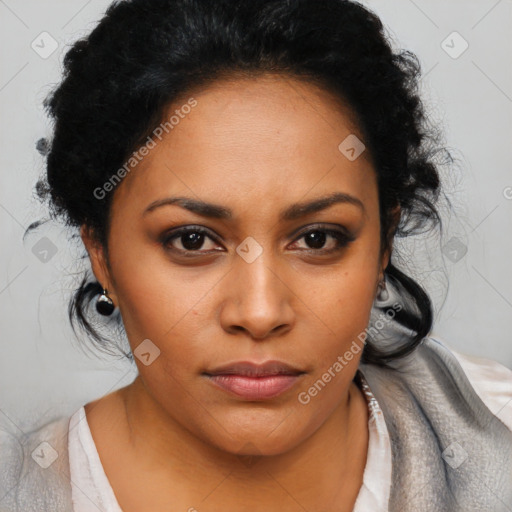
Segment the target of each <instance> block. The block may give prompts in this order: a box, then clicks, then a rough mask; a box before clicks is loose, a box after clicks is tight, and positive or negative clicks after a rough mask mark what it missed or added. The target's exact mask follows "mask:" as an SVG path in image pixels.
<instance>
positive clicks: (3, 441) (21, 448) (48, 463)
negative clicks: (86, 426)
mask: <svg viewBox="0 0 512 512" xmlns="http://www.w3.org/2000/svg"><path fill="white" fill-rule="evenodd" d="M69 420H70V417H69V416H59V417H58V418H55V419H53V420H51V421H46V422H44V423H43V424H39V425H37V426H35V427H33V428H32V429H31V430H29V431H28V432H22V431H21V430H19V429H16V430H15V429H14V427H12V426H10V425H7V424H6V422H5V421H4V422H2V424H0V454H1V456H0V460H1V463H0V496H1V507H2V508H1V510H2V512H4V511H5V512H11V511H13V512H14V511H18V510H19V511H21V510H23V511H27V512H28V511H36V510H40V508H38V507H40V506H41V502H40V499H41V496H44V499H45V503H44V504H45V506H46V505H48V506H51V507H53V509H52V510H59V511H67V510H71V508H70V507H69V505H70V482H69V459H68V449H67V439H68V430H69Z"/></svg>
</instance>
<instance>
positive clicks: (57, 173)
mask: <svg viewBox="0 0 512 512" xmlns="http://www.w3.org/2000/svg"><path fill="white" fill-rule="evenodd" d="M63 66H64V70H63V76H62V81H61V82H60V83H59V84H58V85H57V86H56V87H55V88H54V89H53V90H52V91H51V92H50V94H49V95H48V96H47V97H46V99H45V101H44V106H45V108H46V111H47V112H48V114H49V115H50V116H51V117H52V119H53V121H54V126H53V132H52V137H51V140H50V139H49V138H44V139H41V140H40V141H39V142H38V149H39V150H40V152H41V153H42V154H44V155H45V156H46V167H45V173H44V174H45V175H44V176H43V177H41V178H40V179H39V181H38V182H37V184H36V191H37V195H38V197H39V199H40V200H42V201H45V200H48V203H49V210H50V215H51V217H53V218H57V217H61V218H63V219H64V221H65V223H66V225H67V226H69V227H72V228H79V227H81V226H82V225H85V226H87V227H88V228H91V230H92V233H93V235H94V237H95V239H96V240H97V241H98V242H100V243H101V244H102V246H103V248H104V250H105V253H106V255H107V258H108V243H107V241H108V233H109V226H110V218H111V201H112V196H113V194H112V193H110V194H106V195H105V197H102V198H101V199H100V198H97V197H96V196H95V194H94V190H95V189H97V188H98V187H101V186H102V185H103V184H105V183H106V182H107V181H108V180H109V178H111V177H112V175H113V174H114V173H115V171H116V170H118V169H120V168H121V167H122V166H123V164H124V163H125V162H126V161H127V160H128V159H129V158H130V155H132V154H133V152H134V151H135V150H136V149H137V148H138V147H140V145H141V144H142V142H143V141H144V140H145V139H147V138H148V137H149V136H150V135H151V133H152V131H153V130H154V128H155V126H157V125H158V124H159V123H160V122H161V120H162V119H163V116H164V114H165V113H166V111H167V108H168V107H169V105H170V104H172V103H175V102H176V101H177V100H178V99H179V98H183V97H186V95H187V94H189V93H190V91H191V90H192V89H197V88H199V87H207V86H208V85H209V84H213V83H214V82H216V81H218V80H221V79H222V78H232V77H234V78H237V77H248V78H255V79H257V78H258V76H260V75H262V74H263V73H274V74H279V75H283V76H285V77H291V78H297V79H301V80H305V81H307V82H309V83H311V84H315V85H318V86H320V87H323V88H324V89H325V90H329V91H331V92H333V93H334V94H335V95H336V96H337V97H338V98H339V99H340V100H342V102H344V104H346V105H348V106H349V108H350V110H351V112H353V113H354V115H355V119H356V120H357V125H358V128H359V130H360V133H361V134H362V137H363V140H364V144H365V146H366V150H367V151H368V152H369V154H370V155H371V158H372V162H373V164H374V168H375V172H376V176H377V183H378V190H379V205H380V206H379V207H380V223H381V250H384V249H386V248H389V247H391V245H392V243H393V240H394V239H395V237H407V236H411V235H417V234H421V233H425V232H426V231H427V230H433V229H435V228H436V227H439V228H441V218H440V215H439V211H438V209H437V207H436V204H437V202H438V199H439V194H440V192H441V183H440V174H439V172H438V171H439V165H441V163H442V162H441V160H440V159H439V156H440V155H445V156H446V155H448V158H449V159H450V158H451V157H449V154H448V152H447V150H446V149H445V148H443V147H441V146H440V144H439V141H440V140H441V139H440V137H441V134H440V131H439V130H438V129H437V128H436V127H435V126H432V125H431V123H430V121H429V119H428V117H427V115H426V113H425V109H424V106H423V104H422V101H421V99H420V97H419V94H418V79H419V77H420V71H421V65H420V63H419V60H418V58H417V57H416V56H415V55H414V54H413V53H411V52H410V51H407V50H399V51H396V52H395V51H393V49H392V47H391V44H390V41H389V40H388V37H387V36H386V34H385V31H384V27H383V24H382V22H381V20H380V19H379V18H378V16H377V15H376V14H374V13H373V12H372V11H370V10H369V9H367V8H366V7H364V6H362V5H361V4H359V3H357V2H354V1H349V0H245V1H244V0H217V1H215V2H212V1H211V0H122V1H114V2H113V3H112V4H111V5H110V6H109V7H108V9H107V10H106V12H105V15H104V16H103V18H102V19H101V20H100V21H99V23H98V24H97V25H96V26H95V28H94V29H93V30H92V32H90V34H88V35H87V36H86V37H83V38H82V39H80V40H78V41H76V42H75V43H74V44H73V45H72V46H71V48H70V49H69V50H68V51H67V53H66V54H65V57H64V61H63ZM397 206H399V207H400V217H399V219H398V220H397V219H396V217H395V216H394V215H393V212H394V208H396V207H397ZM39 224H40V223H39V222H36V223H34V224H33V225H31V226H30V227H29V228H28V229H29V230H30V229H32V228H34V227H36V226H37V225H39ZM395 251H396V249H395V248H393V250H392V253H391V259H390V263H389V264H388V266H387V267H386V269H385V276H386V277H387V279H388V281H393V282H394V283H395V284H396V285H397V286H398V287H399V290H400V293H401V296H402V297H403V304H404V305H406V306H407V307H404V308H403V309H401V310H400V311H395V312H394V322H397V323H398V324H400V325H401V326H403V327H405V328H406V329H407V330H408V331H409V332H410V335H409V336H408V338H407V343H406V344H405V345H403V346H400V347H399V348H398V349H396V350H392V351H385V350H383V349H382V348H379V347H378V346H377V344H375V343H374V340H372V339H371V336H370V337H368V339H367V343H366V345H365V348H364V351H363V354H362V359H361V361H362V362H364V363H371V364H376V365H381V366H386V365H387V363H388V362H390V361H392V360H393V359H398V358H401V357H404V356H405V355H408V354H410V353H411V352H412V351H413V350H414V349H415V348H416V347H417V346H418V344H420V343H421V341H422V339H423V338H424V337H425V336H427V335H428V334H429V332H430V331H431V329H432V323H433V312H432V303H431V300H430V298H429V296H428V294H427V293H426V291H425V290H424V289H423V288H422V286H420V284H418V283H417V282H416V281H415V280H414V279H413V278H412V277H411V276H408V275H407V274H406V273H405V272H404V271H403V270H400V269H399V268H398V266H397V265H396V262H395ZM107 261H108V259H107ZM101 292H102V286H101V285H100V283H98V282H97V281H96V280H94V279H92V281H91V280H88V277H87V275H86V276H85V277H83V279H82V281H81V283H80V285H79V287H78V289H76V290H75V292H74V295H73V296H72V298H71V300H70V304H69V308H68V314H69V318H70V321H71V325H72V326H73V330H75V327H74V324H75V323H77V324H78V326H79V327H80V328H82V329H83V330H84V331H85V332H86V333H87V334H88V335H89V336H90V337H91V339H92V341H93V342H94V343H95V344H97V346H98V347H100V348H101V347H103V348H105V347H107V346H108V344H109V343H110V342H109V339H108V337H103V336H102V335H100V333H99V332H98V331H96V329H95V328H94V327H93V326H92V324H91V321H90V315H89V313H88V311H87V307H88V305H89V303H90V302H91V300H93V299H94V298H95V297H97V295H98V294H99V293H101ZM116 322H118V324H119V325H120V324H121V322H122V320H121V318H120V316H119V315H118V316H117V317H116ZM75 333H76V331H75ZM125 355H126V356H127V357H130V354H125ZM132 360H133V358H132Z"/></svg>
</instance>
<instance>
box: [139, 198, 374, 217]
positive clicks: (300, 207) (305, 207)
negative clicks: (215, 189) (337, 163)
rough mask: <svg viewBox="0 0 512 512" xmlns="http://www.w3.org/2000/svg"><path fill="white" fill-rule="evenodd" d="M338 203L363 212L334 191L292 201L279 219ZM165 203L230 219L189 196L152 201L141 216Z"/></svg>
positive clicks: (217, 208)
mask: <svg viewBox="0 0 512 512" xmlns="http://www.w3.org/2000/svg"><path fill="white" fill-rule="evenodd" d="M338 203H345V204H351V205H355V206H357V207H359V208H360V209H361V211H362V212H363V213H365V207H364V204H363V202H362V201H361V200H360V199H358V198H357V197H355V196H352V195H350V194H347V193H344V192H335V193H333V194H330V195H327V196H324V197H319V198H316V199H313V200H312V201H308V202H302V203H294V204H292V205H290V206H289V207H288V208H286V209H285V210H283V211H281V213H280V215H279V220H281V221H291V220H296V219H299V218H301V217H305V216H306V215H310V214H311V213H316V212H319V211H321V210H325V209H327V208H329V207H330V206H332V205H334V204H338ZM166 205H177V206H181V207H182V208H185V209H186V210H189V211H191V212H193V213H196V214H198V215H201V216H203V217H209V218H213V219H227V220H229V219H232V218H233V212H232V211H231V210H230V209H229V208H225V207H224V206H220V205H217V204H213V203H207V202H204V201H201V200H198V199H192V198H191V197H166V198H164V199H158V200H157V201H153V202H152V203H151V204H150V205H149V206H148V207H147V208H146V209H145V210H144V212H143V214H142V215H143V216H145V215H146V214H148V213H149V212H152V211H154V210H156V209H157V208H160V207H161V206H166Z"/></svg>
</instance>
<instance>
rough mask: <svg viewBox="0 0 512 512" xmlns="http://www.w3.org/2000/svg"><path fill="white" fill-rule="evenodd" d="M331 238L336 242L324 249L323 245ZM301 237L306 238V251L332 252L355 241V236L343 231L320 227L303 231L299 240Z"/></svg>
mask: <svg viewBox="0 0 512 512" xmlns="http://www.w3.org/2000/svg"><path fill="white" fill-rule="evenodd" d="M329 238H331V239H332V240H333V241H334V244H333V243H332V242H331V244H330V245H331V247H330V248H328V249H324V248H323V247H324V246H325V244H326V242H328V240H329ZM301 239H304V241H305V243H306V245H307V246H308V247H307V248H306V249H304V250H306V251H308V250H311V251H313V252H315V251H316V252H320V253H330V252H334V251H338V250H341V249H343V248H345V247H346V246H347V245H348V244H349V243H350V242H352V241H354V239H355V238H354V237H353V236H351V235H348V234H347V233H345V232H343V231H338V230H334V229H327V228H321V227H318V228H315V229H312V230H309V231H307V232H305V233H303V234H302V235H301V236H300V237H299V238H298V239H297V240H301Z"/></svg>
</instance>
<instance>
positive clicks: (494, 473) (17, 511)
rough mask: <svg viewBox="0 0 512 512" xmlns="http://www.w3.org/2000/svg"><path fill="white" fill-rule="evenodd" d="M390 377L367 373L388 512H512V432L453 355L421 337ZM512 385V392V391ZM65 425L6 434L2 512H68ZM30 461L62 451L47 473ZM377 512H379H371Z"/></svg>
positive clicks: (381, 371) (369, 368)
mask: <svg viewBox="0 0 512 512" xmlns="http://www.w3.org/2000/svg"><path fill="white" fill-rule="evenodd" d="M392 366H393V368H394V369H389V368H381V367H378V366H374V365H367V364H361V365H360V366H359V371H361V372H362V374H363V375H364V377H365V378H366V380H367V382H368V384H369V386H370V389H371V390H372V392H373V394H374V395H375V398H376V399H377V401H378V403H379V405H380V407H381V409H382V411H383V414H384V419H385V421H386V425H387V428H388V431H389V435H390V441H391V451H392V484H391V494H390V500H389V508H388V510H389V511H390V512H473V511H474V512H477V511H478V512H512V432H511V431H510V430H509V429H508V428H507V427H506V426H505V425H504V424H503V423H502V422H501V421H500V420H499V418H498V417H497V416H495V415H494V414H493V413H492V412H491V411H490V410H489V409H488V408H487V407H486V405H485V404H484V403H483V402H482V401H481V399H480V398H479V397H478V395H477V394H476V392H475V390H474V389H473V387H472V386H471V384H470V382H469V381H468V379H467V377H466V375H465V373H464V371H463V370H462V368H461V366H460V365H459V363H458V361H457V360H456V359H455V356H454V355H453V354H452V353H451V352H450V351H449V350H448V349H447V348H446V347H444V346H443V345H442V344H441V343H439V342H438V341H437V340H434V339H432V338H425V339H424V340H423V342H422V343H421V344H420V346H418V347H417V349H416V350H415V351H414V352H413V353H412V354H411V355H410V356H407V357H406V358H403V359H401V360H398V361H394V362H393V363H392ZM511 385H512V383H511ZM69 419H70V418H69V417H59V418H57V419H56V420H54V421H52V422H50V423H47V424H46V425H44V426H42V427H39V428H37V429H35V430H33V431H31V432H30V433H29V434H28V435H27V436H26V437H25V438H24V439H21V440H19V439H16V437H15V436H13V435H12V434H9V433H7V432H5V431H4V432H2V431H0V512H43V511H48V512H72V510H73V507H72V503H71V485H70V476H69V455H68V451H67V450H68V446H67V439H68V438H67V435H68V426H69ZM45 441H46V442H47V443H49V445H50V446H51V448H50V447H49V446H48V445H42V446H41V447H40V448H39V449H38V451H36V453H35V455H34V457H35V458H37V456H38V454H40V455H41V456H42V455H43V452H42V451H41V450H44V453H45V454H46V459H48V456H49V455H48V454H52V453H54V452H53V451H52V448H53V449H55V450H56V452H57V454H58V457H57V459H56V460H55V461H54V462H53V463H52V464H51V465H50V466H49V467H47V468H43V467H41V465H39V464H37V463H36V462H35V459H34V458H32V456H31V453H32V452H33V450H34V449H35V448H36V447H38V446H39V445H40V443H42V442H45ZM369 512H374V511H369Z"/></svg>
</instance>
